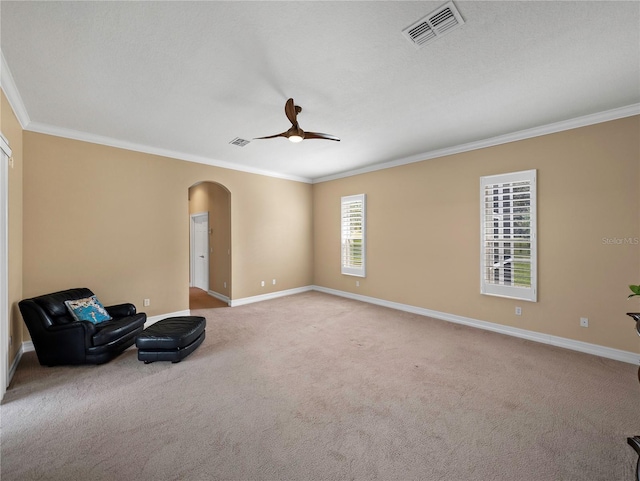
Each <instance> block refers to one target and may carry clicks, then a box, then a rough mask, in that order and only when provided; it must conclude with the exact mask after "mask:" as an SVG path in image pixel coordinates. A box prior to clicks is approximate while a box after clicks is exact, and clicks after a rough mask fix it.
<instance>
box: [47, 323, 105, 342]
mask: <svg viewBox="0 0 640 481" xmlns="http://www.w3.org/2000/svg"><path fill="white" fill-rule="evenodd" d="M47 333H48V334H49V336H51V337H52V338H54V339H55V342H56V343H59V344H62V343H65V344H66V343H69V344H74V345H80V346H82V347H83V349H84V346H92V345H93V335H94V334H95V333H96V326H95V324H93V323H91V322H89V321H74V322H70V323H69V324H58V325H54V326H49V327H47Z"/></svg>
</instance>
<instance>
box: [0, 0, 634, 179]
mask: <svg viewBox="0 0 640 481" xmlns="http://www.w3.org/2000/svg"><path fill="white" fill-rule="evenodd" d="M443 3H445V2H444V0H443V1H438V2H418V1H409V2H403V1H388V2H385V1H374V2H359V1H358V2H356V1H341V2H330V1H320V2H311V1H299V2H272V1H259V2H243V1H236V2H53V1H52V2H10V1H6V0H3V1H2V2H1V3H0V16H1V30H0V41H1V49H2V53H3V55H4V57H5V59H6V64H7V65H8V67H9V70H10V72H11V74H12V77H13V81H14V83H15V86H16V87H17V90H18V92H19V94H20V97H21V99H22V102H23V104H24V108H25V110H26V112H27V114H28V119H29V124H28V125H27V128H28V129H31V130H38V131H48V132H52V133H55V132H57V133H61V134H62V135H65V134H69V135H70V136H73V135H76V136H80V137H82V136H83V135H85V134H86V136H87V137H88V138H96V139H97V138H106V139H111V140H115V141H117V142H120V143H121V144H123V145H132V146H137V147H144V148H147V150H153V149H156V150H157V151H158V152H167V153H173V154H175V155H176V156H179V157H181V158H189V159H195V160H199V161H204V162H210V163H212V164H217V165H225V166H236V167H237V168H240V169H243V170H246V169H248V170H254V171H264V172H270V173H274V174H276V175H282V176H285V177H291V178H301V179H318V178H323V177H326V176H329V175H333V174H336V173H340V172H345V171H351V170H354V169H362V168H366V167H367V166H370V165H372V164H379V163H386V162H390V161H394V160H396V159H403V158H407V157H412V156H416V155H418V154H422V153H428V152H432V151H436V150H440V149H446V148H449V147H453V146H457V145H461V144H466V143H469V142H476V141H479V140H483V139H488V138H493V137H496V136H501V135H505V134H508V133H512V132H517V131H521V130H524V129H530V128H534V127H538V126H542V125H546V124H550V123H554V122H560V121H564V120H567V119H572V118H576V117H580V116H584V115H589V114H594V113H598V112H603V111H606V110H610V109H614V108H619V107H625V106H629V105H633V104H638V103H639V102H640V28H639V27H640V2H638V1H633V2H617V1H614V2H610V1H605V2H595V1H589V2H585V1H578V2H565V1H562V2H560V1H558V2H542V1H533V2H530V1H514V2H479V1H470V2H469V1H456V6H457V8H458V10H459V11H460V13H461V14H462V16H463V18H464V20H465V24H464V25H463V26H462V27H461V28H459V29H457V30H455V31H453V32H451V33H450V34H448V35H446V36H444V37H442V38H440V39H438V40H437V41H435V42H433V43H431V44H429V45H427V46H425V47H424V48H422V49H415V48H414V47H413V46H412V45H411V44H410V43H409V42H408V41H407V40H406V39H405V38H404V37H403V36H402V34H401V32H402V30H403V29H404V28H405V27H407V26H408V25H410V24H412V23H414V22H415V21H416V20H418V19H420V18H421V17H423V16H424V15H426V14H428V13H430V12H431V11H433V10H434V9H436V8H437V7H439V6H440V5H442V4H443ZM289 97H293V98H294V99H295V101H296V104H297V105H301V106H302V107H303V111H302V113H301V114H300V115H299V117H298V120H299V122H300V125H301V127H302V128H303V129H305V130H309V131H317V132H325V133H330V134H334V135H337V136H339V137H340V138H341V139H342V141H341V142H331V141H324V140H307V141H304V142H302V143H300V144H292V143H290V142H288V141H287V140H285V139H283V138H277V139H271V140H253V141H252V142H251V143H250V144H249V145H247V146H246V147H242V148H240V147H236V146H234V145H230V144H229V142H230V141H231V140H233V139H234V138H235V137H241V138H245V139H249V140H251V139H252V138H254V137H259V136H265V135H271V134H276V133H279V132H282V131H285V130H287V129H288V128H289V127H290V124H289V122H288V121H287V118H286V117H285V114H284V104H285V101H286V100H287V98H289ZM91 136H93V137H91Z"/></svg>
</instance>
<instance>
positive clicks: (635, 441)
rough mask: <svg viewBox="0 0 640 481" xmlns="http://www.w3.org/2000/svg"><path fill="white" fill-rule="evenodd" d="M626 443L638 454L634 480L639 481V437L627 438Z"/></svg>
mask: <svg viewBox="0 0 640 481" xmlns="http://www.w3.org/2000/svg"><path fill="white" fill-rule="evenodd" d="M627 442H628V443H629V446H631V447H632V448H633V449H635V450H636V453H638V464H637V465H636V479H637V481H640V436H633V437H632V438H627Z"/></svg>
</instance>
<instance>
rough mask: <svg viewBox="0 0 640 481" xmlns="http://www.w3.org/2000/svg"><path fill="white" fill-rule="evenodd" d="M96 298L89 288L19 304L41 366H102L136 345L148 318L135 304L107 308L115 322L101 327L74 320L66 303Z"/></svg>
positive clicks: (61, 292)
mask: <svg viewBox="0 0 640 481" xmlns="http://www.w3.org/2000/svg"><path fill="white" fill-rule="evenodd" d="M93 295H94V294H93V292H91V291H90V290H89V289H86V288H77V289H67V290H65V291H60V292H54V293H53V294H46V295H43V296H39V297H34V298H32V299H24V300H22V301H20V302H19V303H18V306H19V307H20V312H21V313H22V317H23V319H24V322H25V324H26V325H27V328H28V329H29V334H31V340H32V341H33V345H34V347H35V350H36V354H37V355H38V361H40V364H42V365H46V366H56V365H59V364H102V363H105V362H108V361H110V360H111V359H113V358H114V357H116V356H118V355H119V354H120V353H121V352H122V351H124V350H125V349H127V348H128V347H129V346H131V345H133V344H134V343H135V340H136V337H137V336H138V334H140V333H141V332H142V330H143V329H144V323H145V321H146V320H147V315H146V314H145V313H144V312H140V313H137V312H136V307H135V306H134V305H133V304H118V305H115V306H105V309H106V310H107V312H108V313H109V315H110V316H111V317H112V319H111V320H109V321H104V322H101V323H99V324H93V323H91V322H89V321H76V320H75V319H74V318H73V317H72V316H71V314H70V313H69V311H68V310H67V306H66V304H65V301H72V300H77V299H83V298H85V297H91V296H93Z"/></svg>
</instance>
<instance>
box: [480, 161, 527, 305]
mask: <svg viewBox="0 0 640 481" xmlns="http://www.w3.org/2000/svg"><path fill="white" fill-rule="evenodd" d="M480 231H481V247H480V249H481V255H480V292H481V293H482V294H488V295H493V296H502V297H511V298H514V299H523V300H527V301H533V302H536V300H537V267H536V264H537V263H536V256H537V248H536V171H535V170H527V171H524V172H514V173H511V174H502V175H491V176H487V177H481V178H480Z"/></svg>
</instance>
